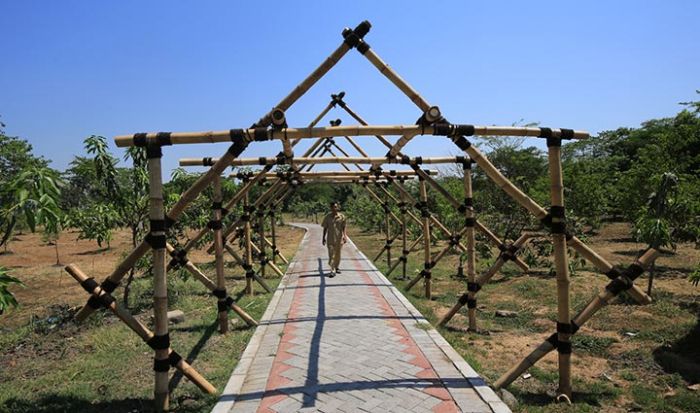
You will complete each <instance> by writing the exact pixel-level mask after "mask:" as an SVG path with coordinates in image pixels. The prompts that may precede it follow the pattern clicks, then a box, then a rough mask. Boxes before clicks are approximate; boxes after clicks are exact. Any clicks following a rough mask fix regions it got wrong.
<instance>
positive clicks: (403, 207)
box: [399, 194, 410, 280]
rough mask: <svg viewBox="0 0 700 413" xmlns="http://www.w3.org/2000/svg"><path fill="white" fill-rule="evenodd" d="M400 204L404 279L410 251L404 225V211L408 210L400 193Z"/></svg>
mask: <svg viewBox="0 0 700 413" xmlns="http://www.w3.org/2000/svg"><path fill="white" fill-rule="evenodd" d="M400 196H401V204H400V206H399V208H400V210H401V258H400V261H401V279H403V280H405V279H406V278H407V277H406V264H407V261H408V259H407V257H408V254H409V253H410V250H407V249H406V244H407V242H408V237H407V234H406V233H407V231H408V227H407V225H406V215H407V214H406V213H407V212H408V207H407V206H406V200H405V199H404V195H403V194H401V195H400Z"/></svg>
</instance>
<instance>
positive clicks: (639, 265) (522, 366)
mask: <svg viewBox="0 0 700 413" xmlns="http://www.w3.org/2000/svg"><path fill="white" fill-rule="evenodd" d="M658 256H659V251H657V250H655V249H649V250H647V252H645V253H644V254H643V255H642V256H641V257H639V258H638V259H637V260H636V261H635V262H634V263H633V264H632V265H630V266H629V267H628V268H627V270H626V271H624V272H623V273H621V274H620V275H619V276H618V277H616V278H615V279H614V280H613V281H611V282H610V283H609V284H608V285H607V286H606V287H605V289H604V290H603V291H601V292H600V293H599V294H598V296H596V297H595V298H594V299H593V300H591V301H590V302H589V303H588V305H586V307H584V308H583V310H581V311H580V312H579V313H578V314H577V315H576V316H575V317H574V318H573V319H572V320H571V323H572V324H573V325H574V326H575V327H574V331H573V333H572V334H575V333H576V331H578V329H579V328H580V327H581V326H583V325H584V324H585V323H586V322H587V321H588V320H590V319H591V317H593V315H594V314H595V313H596V312H598V310H600V309H601V308H603V307H605V306H606V305H607V304H609V303H610V301H612V299H613V298H615V297H617V296H618V295H619V294H620V293H621V292H622V291H624V289H625V288H629V287H630V286H631V285H633V284H632V282H633V281H634V280H635V279H636V278H637V277H639V275H641V273H642V272H643V271H644V270H645V269H646V268H648V267H649V266H650V265H651V263H652V262H654V260H655V259H656V257H658ZM557 345H558V341H557V333H554V334H552V335H551V336H550V337H549V338H547V340H545V341H543V342H542V344H540V345H539V346H537V348H535V349H534V350H533V351H532V352H531V353H530V354H528V355H527V356H526V357H525V358H524V359H523V360H521V361H520V363H518V364H516V365H515V366H513V367H512V368H511V369H510V370H508V371H507V372H506V373H505V374H503V375H502V376H501V377H500V378H499V379H498V380H497V381H496V382H495V383H494V387H495V388H496V389H500V388H503V387H506V386H508V385H510V384H511V383H512V382H513V381H514V380H515V379H517V378H518V377H519V376H520V375H521V374H522V373H524V372H525V371H527V370H528V369H529V368H530V367H532V366H533V365H534V364H535V363H537V362H538V361H539V360H540V359H542V357H544V356H546V355H547V354H548V353H549V352H550V351H552V350H554V349H555V348H556V347H557Z"/></svg>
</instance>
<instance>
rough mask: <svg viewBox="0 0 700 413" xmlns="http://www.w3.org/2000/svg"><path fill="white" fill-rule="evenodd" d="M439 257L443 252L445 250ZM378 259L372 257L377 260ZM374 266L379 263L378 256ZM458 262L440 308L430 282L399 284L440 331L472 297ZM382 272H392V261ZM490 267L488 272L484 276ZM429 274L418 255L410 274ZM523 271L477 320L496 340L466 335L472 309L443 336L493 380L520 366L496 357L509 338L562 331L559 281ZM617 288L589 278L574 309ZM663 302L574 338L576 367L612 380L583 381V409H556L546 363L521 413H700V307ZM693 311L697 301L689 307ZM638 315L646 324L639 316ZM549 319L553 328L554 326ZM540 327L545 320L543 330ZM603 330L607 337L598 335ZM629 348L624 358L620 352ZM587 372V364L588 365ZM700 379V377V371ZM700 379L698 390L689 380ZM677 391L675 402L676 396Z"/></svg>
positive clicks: (382, 263) (575, 295)
mask: <svg viewBox="0 0 700 413" xmlns="http://www.w3.org/2000/svg"><path fill="white" fill-rule="evenodd" d="M353 241H355V243H356V244H357V245H358V247H359V248H360V249H361V250H363V251H365V252H366V253H367V252H371V251H377V248H378V247H380V246H381V245H383V240H382V238H381V236H380V235H376V234H370V233H355V234H353ZM436 250H437V249H436ZM368 255H371V254H368ZM370 258H373V257H370ZM455 263H456V257H454V256H450V255H448V256H447V257H446V258H445V260H444V261H443V262H441V263H440V264H438V266H437V267H435V268H434V269H433V270H432V272H433V300H431V301H428V300H426V299H425V298H424V297H423V289H422V282H419V283H418V284H417V285H416V286H415V287H414V288H413V289H412V290H411V291H406V290H405V284H406V282H405V281H398V280H396V277H397V276H398V275H399V274H400V271H397V270H395V272H394V273H393V274H392V275H391V276H390V277H389V278H390V279H391V280H392V282H393V283H394V285H396V286H397V288H399V290H400V291H401V292H402V293H403V294H404V295H405V296H406V297H407V298H408V299H409V301H411V303H412V304H413V305H414V306H415V307H416V308H417V309H418V310H419V311H420V312H421V313H422V314H423V315H424V316H425V317H426V318H427V319H428V321H429V322H431V323H432V324H433V325H435V324H436V322H437V315H436V313H437V312H439V311H446V310H447V309H448V308H449V307H451V306H452V305H453V304H454V303H455V302H456V300H457V298H458V297H459V296H460V295H461V294H462V293H463V292H465V291H466V280H460V279H456V278H454V277H452V275H453V274H454V273H455V272H456V264H455ZM375 265H376V266H377V267H378V268H379V269H380V270H381V271H386V257H384V256H383V257H382V258H380V260H378V262H375ZM484 265H485V263H484V261H482V262H480V263H479V268H480V270H483V269H484ZM422 266H423V263H422V254H421V252H420V251H419V252H416V253H413V254H411V255H409V259H408V265H407V267H408V268H407V273H408V276H409V277H412V276H414V275H415V274H417V271H419V270H420V269H421V268H422ZM519 274H520V273H519V271H517V270H514V269H513V268H512V266H509V268H508V270H507V271H504V274H499V275H496V276H495V277H494V279H492V280H491V281H490V282H489V283H488V284H486V285H485V286H483V289H482V290H481V291H480V292H479V294H478V295H477V299H478V310H477V319H478V325H479V328H480V329H485V330H489V331H491V332H492V333H493V334H492V335H482V334H478V333H471V332H467V331H466V327H467V319H466V314H467V313H466V308H463V309H462V310H461V311H460V313H459V314H460V316H456V317H455V318H453V319H452V321H451V322H450V323H449V326H448V327H446V328H440V329H439V331H440V334H442V335H443V337H445V339H446V340H447V341H448V342H449V343H450V344H451V345H452V346H453V347H454V348H455V350H457V352H458V353H459V354H460V355H461V356H462V357H464V359H465V360H466V361H467V362H468V363H469V364H470V365H471V366H472V367H473V368H474V369H475V370H476V371H477V372H479V374H481V375H482V376H483V377H484V378H485V379H487V381H491V382H492V381H494V380H495V379H497V378H498V377H499V376H500V375H501V374H502V373H504V372H505V371H506V370H507V369H509V368H510V367H512V362H506V363H504V362H503V360H504V359H505V357H501V355H502V354H503V355H505V352H508V351H510V350H509V349H508V348H506V349H503V348H498V349H497V350H496V349H494V347H495V346H497V345H498V344H499V343H500V341H501V337H500V336H501V335H503V336H506V335H507V336H510V337H514V336H523V337H524V336H533V335H534V336H535V337H541V338H545V337H546V334H547V333H550V332H553V331H554V327H555V325H554V320H555V319H556V282H555V280H554V278H552V277H549V276H547V275H546V272H543V271H533V275H530V276H525V277H522V276H520V275H519ZM606 282H607V280H606V279H605V278H604V277H601V276H600V275H599V274H597V273H587V272H586V271H583V270H581V271H579V272H578V274H577V275H576V277H573V278H572V284H571V285H572V289H571V305H572V310H573V311H577V310H579V309H581V308H583V307H584V306H585V305H586V304H587V303H588V302H589V301H590V300H591V299H592V298H593V297H594V296H595V295H597V293H598V291H600V289H602V287H603V286H604V285H605V283H606ZM657 291H658V292H655V294H654V300H655V301H654V303H653V304H651V305H649V306H639V305H636V304H635V303H634V302H632V301H631V300H629V299H622V300H618V301H617V302H615V303H614V304H613V305H611V306H606V307H604V308H603V309H602V310H601V311H599V312H598V313H596V314H595V316H594V317H593V318H592V319H591V321H590V322H589V323H587V324H586V327H587V328H588V329H592V330H593V331H592V332H591V331H589V330H582V331H580V332H579V333H578V334H576V335H575V336H574V337H573V345H574V358H573V363H574V365H576V364H577V363H585V362H586V361H585V360H581V358H589V359H590V358H595V359H600V360H607V363H604V365H607V366H609V369H607V370H605V371H604V372H605V373H606V374H607V375H608V376H610V377H612V380H613V381H612V382H611V381H609V380H608V379H605V378H603V377H602V376H601V378H590V377H589V376H583V377H585V378H584V379H581V378H579V377H576V375H574V379H573V388H574V395H573V405H571V406H568V405H565V404H559V403H555V402H554V401H553V396H554V395H555V393H554V390H555V388H556V386H557V383H558V373H557V371H556V367H554V368H550V367H548V366H547V365H545V367H543V366H542V365H541V364H537V365H535V366H533V367H532V368H530V369H529V370H528V372H529V373H530V374H532V378H531V379H529V380H523V379H518V380H516V381H515V382H514V383H513V384H512V385H511V386H509V388H508V390H510V391H511V392H512V393H513V394H514V395H515V396H516V398H517V399H518V400H519V405H518V407H517V408H515V409H514V411H516V412H528V413H532V412H542V413H552V412H600V411H608V410H611V409H615V410H616V411H626V410H628V409H632V408H636V409H640V410H641V411H645V412H699V411H700V392H693V391H688V390H686V386H687V385H688V383H692V382H693V381H692V380H693V377H694V374H695V373H696V372H694V371H689V370H692V369H693V368H694V366H695V365H693V364H689V360H694V361H697V360H700V350H698V349H700V325H698V319H697V314H696V313H697V311H696V309H697V306H693V305H689V304H687V303H685V302H683V301H682V300H679V298H678V297H677V296H674V294H671V293H668V292H664V291H662V290H657ZM686 301H687V302H693V298H692V296H691V297H690V298H687V299H686ZM496 309H503V310H513V311H517V312H518V315H517V317H514V318H501V317H495V315H494V313H495V310H496ZM638 313H639V314H640V315H638ZM543 320H548V321H550V322H551V325H548V324H547V322H542V321H543ZM534 321H539V322H538V323H534ZM596 331H600V332H601V333H602V334H596ZM628 331H632V332H636V333H637V335H636V336H635V337H631V338H630V337H626V336H624V335H623V334H622V333H624V332H628ZM619 346H622V350H621V349H619V348H618V347H619ZM530 349H531V347H527V348H513V349H512V351H518V352H519V354H522V355H524V354H527V353H528V352H529V351H530ZM579 365H580V364H579ZM697 370H698V372H697V374H698V375H700V368H698V369H697ZM689 380H690V381H689ZM669 389H672V390H673V392H672V394H670V393H669V394H667V395H665V396H664V393H667V392H668V390H669Z"/></svg>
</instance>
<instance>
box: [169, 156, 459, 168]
mask: <svg viewBox="0 0 700 413" xmlns="http://www.w3.org/2000/svg"><path fill="white" fill-rule="evenodd" d="M463 158H464V157H462V156H442V157H432V158H423V157H408V158H401V157H398V156H397V157H393V158H391V157H385V156H382V157H367V156H326V157H320V156H308V157H293V158H291V159H285V160H281V159H280V158H276V157H259V158H238V159H236V160H234V161H233V162H232V165H235V166H254V165H265V166H274V165H279V164H283V165H289V164H290V163H293V164H302V163H303V164H343V163H344V164H363V165H383V164H397V165H398V164H400V165H409V164H426V165H434V164H451V163H459V164H461V163H462V162H463ZM217 161H218V158H209V157H203V158H181V159H180V162H179V164H180V166H211V165H212V164H213V163H216V162H217ZM280 162H281V163H280Z"/></svg>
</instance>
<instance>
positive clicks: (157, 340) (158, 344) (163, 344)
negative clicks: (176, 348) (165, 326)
mask: <svg viewBox="0 0 700 413" xmlns="http://www.w3.org/2000/svg"><path fill="white" fill-rule="evenodd" d="M146 344H148V346H149V347H150V348H152V349H153V350H165V349H168V348H170V334H168V333H165V334H162V335H154V336H153V337H151V338H150V339H148V341H146Z"/></svg>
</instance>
